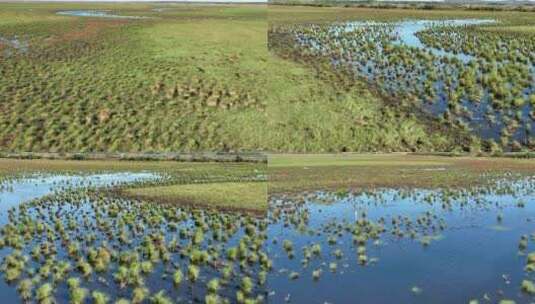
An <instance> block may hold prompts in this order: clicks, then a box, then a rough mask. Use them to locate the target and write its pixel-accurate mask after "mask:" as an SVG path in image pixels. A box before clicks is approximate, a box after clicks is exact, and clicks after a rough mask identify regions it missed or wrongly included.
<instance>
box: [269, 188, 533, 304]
mask: <svg viewBox="0 0 535 304" xmlns="http://www.w3.org/2000/svg"><path fill="white" fill-rule="evenodd" d="M534 185H535V184H534V180H526V181H522V182H519V183H516V184H515V185H512V186H511V187H512V188H511V189H515V190H514V192H515V194H512V193H502V194H499V193H481V194H477V195H475V194H468V193H466V195H464V196H463V195H459V196H458V197H455V196H454V197H449V196H447V195H446V193H445V192H441V191H429V190H415V191H412V192H411V193H410V194H409V193H406V192H404V191H401V190H397V189H382V190H377V191H374V192H370V193H365V194H349V195H344V196H341V197H338V196H336V195H335V194H329V193H315V194H313V195H309V197H308V198H306V199H305V200H304V202H302V203H295V201H294V202H293V203H292V202H291V201H290V202H289V201H288V200H281V199H274V200H273V201H272V203H273V206H279V207H276V208H275V209H277V208H285V207H282V206H284V205H286V208H288V204H290V205H291V204H297V205H298V207H297V208H298V210H299V211H295V214H303V213H306V214H307V216H306V218H307V224H306V228H304V227H301V228H299V227H298V225H292V224H284V221H282V220H281V221H278V222H277V223H276V224H274V225H271V226H270V227H269V235H270V237H271V238H275V239H277V240H278V242H277V244H273V243H269V244H268V246H269V248H268V250H269V254H270V256H272V258H273V260H274V262H273V263H274V265H275V269H276V271H274V272H273V273H271V274H270V279H269V282H270V284H269V289H270V297H269V299H270V302H273V303H281V302H283V301H286V300H289V301H290V302H292V303H468V302H469V301H470V300H471V299H478V300H479V301H480V303H481V302H483V300H484V298H485V297H488V298H489V299H490V300H489V301H490V303H497V302H498V301H499V300H500V299H503V298H509V299H514V300H515V301H516V303H533V301H534V300H535V298H534V297H533V296H531V297H530V296H529V295H526V294H523V293H522V292H521V291H520V284H521V282H522V280H523V279H526V278H528V279H529V278H531V280H533V278H534V277H535V276H534V275H533V274H531V275H528V274H527V273H524V267H525V263H526V256H525V253H524V252H519V247H518V244H519V240H520V237H521V236H522V235H531V234H533V233H535V225H534V223H535V196H534V193H533V192H534V189H533V186H534ZM444 201H448V203H447V204H444ZM521 204H522V205H521ZM498 215H499V216H500V217H501V218H502V219H501V221H498V219H497V217H498ZM288 217H290V216H288ZM297 218H299V216H297ZM361 219H367V220H369V221H370V222H380V221H382V220H384V227H385V229H386V231H385V232H384V233H382V234H381V235H380V236H379V237H378V238H377V239H376V240H368V241H366V244H365V245H363V246H360V247H361V249H362V248H365V255H366V257H367V262H366V263H365V264H361V263H359V259H358V253H357V251H358V247H359V246H357V245H355V243H354V239H352V237H353V234H352V233H351V232H350V231H346V228H347V229H349V227H354V226H355V222H356V221H358V220H361ZM393 219H394V220H395V221H396V224H393ZM418 219H419V220H418ZM294 220H295V218H294ZM394 227H395V228H394ZM400 234H403V236H400ZM410 234H414V235H413V236H410ZM333 236H334V237H333ZM330 238H331V239H330ZM329 239H330V240H329ZM283 240H290V241H291V242H292V243H293V247H294V252H295V256H294V257H293V258H289V257H288V255H287V254H286V252H285V251H284V250H283V249H282V245H281V243H283ZM427 242H428V244H427ZM424 243H425V244H424ZM314 244H319V245H320V246H321V254H320V255H318V256H315V255H312V257H311V258H309V259H306V262H305V264H303V263H304V262H303V258H304V256H305V253H304V252H305V251H303V250H302V248H303V247H307V248H308V250H310V248H311V247H312V246H313V245H314ZM534 245H535V244H533V242H532V243H531V245H530V247H529V249H528V250H527V252H530V250H531V251H533V250H534V249H535V246H534ZM336 250H339V252H338V254H340V253H342V256H341V257H339V258H337V257H336V256H335V251H336ZM331 262H335V263H336V270H335V271H331V269H330V263H331ZM314 270H316V271H317V270H319V271H320V272H321V275H320V276H319V279H318V280H314V279H313V275H312V272H313V271H314ZM292 272H295V273H298V275H299V277H298V278H294V279H291V278H289V275H290V274H291V273H292ZM485 295H486V296H485Z"/></svg>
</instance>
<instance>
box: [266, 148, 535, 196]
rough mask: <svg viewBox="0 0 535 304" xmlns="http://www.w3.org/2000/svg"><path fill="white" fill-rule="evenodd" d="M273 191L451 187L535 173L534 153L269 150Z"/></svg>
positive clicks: (270, 184)
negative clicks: (518, 155) (456, 154)
mask: <svg viewBox="0 0 535 304" xmlns="http://www.w3.org/2000/svg"><path fill="white" fill-rule="evenodd" d="M268 172H269V193H270V194H277V193H286V192H288V193H291V192H298V191H306V190H321V189H325V190H341V189H345V190H347V189H348V188H353V189H370V188H375V187H421V188H436V187H441V188H448V187H458V186H467V185H482V184H485V183H486V182H487V181H489V180H492V179H494V178H504V177H507V176H508V175H507V174H511V175H509V176H524V175H533V173H534V172H535V163H534V162H533V160H530V159H512V158H488V157H447V156H425V155H409V154H323V155H317V154H316V155H292V154H280V155H270V156H269V165H268Z"/></svg>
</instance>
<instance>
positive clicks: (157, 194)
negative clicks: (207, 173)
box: [121, 182, 268, 213]
mask: <svg viewBox="0 0 535 304" xmlns="http://www.w3.org/2000/svg"><path fill="white" fill-rule="evenodd" d="M121 193H122V194H123V195H126V196H128V197H132V198H136V199H143V200H149V201H154V202H157V203H166V204H176V205H177V206H184V205H185V206H191V207H194V208H205V209H206V208H213V209H218V210H231V211H245V212H253V213H265V212H266V211H267V207H268V202H267V183H266V182H242V183H234V182H226V183H202V184H184V185H170V186H156V187H146V188H134V189H124V190H122V191H121Z"/></svg>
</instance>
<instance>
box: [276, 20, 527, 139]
mask: <svg viewBox="0 0 535 304" xmlns="http://www.w3.org/2000/svg"><path fill="white" fill-rule="evenodd" d="M488 25H498V26H499V22H498V21H495V20H491V19H457V20H443V21H432V20H406V21H402V22H392V23H376V22H360V21H354V22H346V23H333V24H327V25H325V24H322V25H316V24H306V25H298V26H293V28H292V27H291V28H290V29H287V28H284V26H281V28H276V29H275V30H276V31H283V32H290V33H291V34H292V35H293V37H294V39H295V41H296V43H297V45H298V47H299V48H301V49H302V52H303V54H304V55H305V56H309V55H311V54H312V55H314V56H320V57H326V58H328V59H330V61H331V62H332V64H333V66H334V67H336V68H337V69H340V70H343V71H346V70H351V71H352V72H354V74H355V75H357V76H359V77H363V78H365V79H367V81H369V82H370V83H372V84H373V85H374V86H377V87H378V88H379V89H380V91H381V93H382V94H384V95H385V96H389V97H392V98H394V99H396V100H398V98H401V99H402V100H403V99H405V100H408V101H411V102H415V103H416V105H417V106H419V107H421V108H422V109H424V111H425V112H427V113H429V114H430V115H431V116H434V117H436V118H438V119H439V120H440V121H441V122H443V123H444V124H446V125H448V124H451V125H455V126H458V127H460V128H462V129H468V130H470V131H471V132H472V134H474V135H476V136H477V137H478V138H480V139H482V140H484V141H486V142H489V143H490V145H491V146H492V145H494V144H496V143H497V144H498V145H500V146H502V147H503V148H505V149H513V150H518V149H520V148H521V147H532V145H533V144H534V140H535V137H534V135H533V132H532V130H533V128H534V127H535V108H534V106H535V105H534V103H535V82H534V79H535V68H534V64H535V62H534V61H533V60H534V59H533V56H531V57H529V56H528V57H521V58H519V59H518V60H514V61H513V60H501V59H499V58H482V57H478V56H476V55H475V54H470V53H468V52H463V51H462V50H458V49H455V50H454V51H453V50H450V49H449V48H448V46H444V47H442V48H438V47H433V46H432V45H429V44H426V43H425V42H424V41H423V40H421V39H420V36H419V35H420V33H423V32H425V31H427V30H429V29H441V28H447V29H449V31H450V32H448V35H453V37H455V35H457V34H456V32H455V31H456V30H457V29H462V30H469V29H475V28H478V27H482V26H488ZM437 32H438V31H437ZM456 47H457V46H456ZM501 47H502V48H505V49H507V48H508V46H507V45H502V46H501ZM458 48H461V47H458ZM509 48H510V49H509V51H510V52H516V49H515V48H513V47H509Z"/></svg>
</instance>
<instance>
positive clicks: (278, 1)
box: [269, 0, 535, 12]
mask: <svg viewBox="0 0 535 304" xmlns="http://www.w3.org/2000/svg"><path fill="white" fill-rule="evenodd" d="M269 4H270V5H300V6H316V7H332V6H342V7H366V8H378V9H392V8H398V9H427V10H433V9H441V10H450V9H464V10H479V11H521V12H535V5H532V4H530V3H528V2H525V3H524V2H522V3H512V2H492V3H485V2H472V3H463V2H432V3H429V2H423V1H422V2H415V1H407V2H403V1H395V2H387V1H366V0H364V1H360V0H357V1H344V0H340V1H339V0H269Z"/></svg>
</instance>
